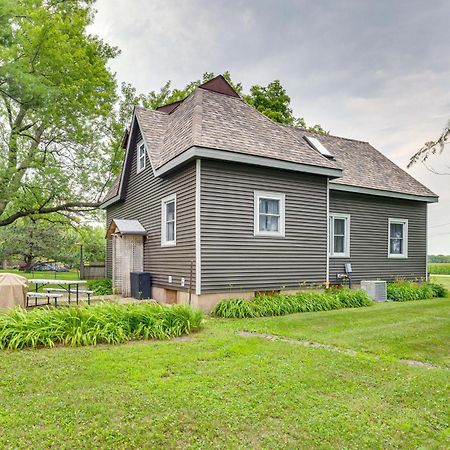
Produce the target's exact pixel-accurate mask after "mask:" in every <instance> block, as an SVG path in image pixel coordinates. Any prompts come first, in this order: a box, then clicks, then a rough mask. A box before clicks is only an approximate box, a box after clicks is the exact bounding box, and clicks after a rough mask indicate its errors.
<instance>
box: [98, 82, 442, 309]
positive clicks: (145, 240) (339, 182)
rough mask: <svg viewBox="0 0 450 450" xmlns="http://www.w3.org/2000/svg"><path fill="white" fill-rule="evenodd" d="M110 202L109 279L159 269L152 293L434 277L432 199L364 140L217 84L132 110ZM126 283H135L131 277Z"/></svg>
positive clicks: (199, 297) (208, 296)
mask: <svg viewBox="0 0 450 450" xmlns="http://www.w3.org/2000/svg"><path fill="white" fill-rule="evenodd" d="M124 142H125V145H126V156H125V160H124V163H123V168H122V172H121V174H120V176H119V177H118V178H117V180H116V181H115V182H114V185H113V186H112V188H111V190H110V191H109V192H108V194H107V195H106V197H105V199H104V201H103V205H102V207H103V208H104V209H105V210H106V215H107V226H108V236H107V237H108V238H109V239H108V241H107V271H108V275H109V276H112V277H113V279H114V286H116V288H119V289H122V291H123V293H124V295H128V294H129V272H130V271H133V270H137V271H140V270H145V271H148V272H150V273H151V274H152V296H153V298H155V299H157V300H159V301H165V302H169V303H174V302H187V300H188V291H189V286H191V285H192V292H191V294H192V304H194V305H197V306H199V307H202V308H204V309H209V308H210V307H211V306H212V305H214V303H216V302H217V301H218V300H219V299H222V298H227V297H232V296H237V295H239V296H240V297H250V296H253V295H254V293H255V291H277V290H286V291H291V290H294V291H295V290H298V289H299V287H301V286H303V285H309V284H316V283H320V284H323V283H331V284H336V283H340V282H341V278H340V276H341V274H343V273H345V263H351V265H352V270H353V272H352V277H353V280H354V282H355V283H358V282H360V281H361V280H366V279H385V280H392V279H394V278H396V277H402V278H425V277H426V255H427V205H428V203H430V202H436V201H437V196H436V195H435V194H434V193H433V192H431V191H430V190H429V189H427V188H426V187H425V186H423V185H422V184H420V183H419V182H418V181H416V180H415V179H414V178H412V177H411V176H410V175H408V174H407V173H406V172H404V171H403V170H402V169H400V168H399V167H398V166H396V165H395V164H394V163H393V162H391V161H390V160H389V159H387V158H386V157H385V156H383V155H382V154H381V153H380V152H378V151H377V150H376V149H375V148H373V147H372V146H371V145H370V144H369V143H368V142H363V141H358V140H353V139H346V138H341V137H336V136H330V135H326V136H325V135H316V134H314V133H311V132H309V131H305V130H302V129H299V128H293V127H290V126H284V125H280V124H277V123H274V122H272V121H271V120H270V119H268V118H267V117H265V116H264V115H262V114H260V113H259V112H258V111H256V110H255V109H254V108H252V107H251V106H249V105H248V104H247V103H246V102H245V101H244V100H242V99H241V98H240V97H239V95H238V94H237V93H236V92H235V91H234V90H233V89H232V87H231V86H230V85H229V84H228V83H227V82H226V81H225V79H224V78H223V77H222V76H219V77H216V78H214V79H213V80H211V81H209V82H207V83H205V84H203V85H201V86H200V87H199V88H197V89H196V90H195V91H194V92H193V93H192V94H191V95H189V96H188V97H187V98H186V99H184V100H183V101H179V102H176V103H173V104H170V105H166V106H163V107H161V108H159V109H157V110H147V109H144V108H141V107H136V108H135V109H134V114H133V118H132V122H131V127H130V130H129V133H127V135H126V137H125V140H124ZM127 280H128V281H127Z"/></svg>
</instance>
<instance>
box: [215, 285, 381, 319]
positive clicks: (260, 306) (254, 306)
mask: <svg viewBox="0 0 450 450" xmlns="http://www.w3.org/2000/svg"><path fill="white" fill-rule="evenodd" d="M372 304H373V302H372V300H370V298H369V297H368V296H367V294H366V293H365V292H364V291H361V290H357V291H356V290H351V289H333V290H328V291H326V292H323V293H320V292H299V293H298V294H295V295H283V294H278V295H273V296H259V297H255V298H253V299H252V300H244V299H241V298H236V299H231V300H222V301H221V302H219V303H217V304H216V306H215V307H214V308H213V310H212V311H211V314H212V315H213V316H216V317H225V318H244V317H267V316H283V315H285V314H293V313H299V312H312V311H328V310H331V309H339V308H358V307H360V306H370V305H372Z"/></svg>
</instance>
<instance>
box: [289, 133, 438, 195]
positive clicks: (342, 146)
mask: <svg viewBox="0 0 450 450" xmlns="http://www.w3.org/2000/svg"><path fill="white" fill-rule="evenodd" d="M288 128H289V130H290V131H291V132H292V133H293V134H295V135H296V136H297V137H298V139H304V137H305V136H314V137H315V138H316V139H318V140H319V141H320V142H321V143H322V144H323V145H324V146H325V147H326V148H327V149H328V150H329V151H330V152H331V153H332V154H333V156H334V158H335V160H336V163H337V164H339V166H340V167H341V168H342V169H343V172H342V176H341V177H340V178H335V179H334V180H331V183H333V184H337V185H346V186H354V187H361V188H368V189H377V190H383V191H389V192H398V193H403V194H409V195H419V196H430V197H436V194H435V193H434V192H432V191H430V190H429V189H428V188H427V187H425V186H424V185H423V184H421V183H419V182H418V181H417V180H416V179H415V178H413V177H412V176H411V175H409V174H408V173H407V172H405V171H404V170H402V169H401V168H400V167H398V166H397V165H396V164H394V163H393V162H392V161H391V160H390V159H388V158H387V157H386V156H384V155H383V154H382V153H381V152H379V151H378V150H376V149H375V148H374V147H372V146H371V145H370V144H369V143H368V142H364V141H357V140H354V139H346V138H342V137H337V136H330V135H318V134H315V133H311V132H308V131H306V130H303V129H300V128H294V127H288Z"/></svg>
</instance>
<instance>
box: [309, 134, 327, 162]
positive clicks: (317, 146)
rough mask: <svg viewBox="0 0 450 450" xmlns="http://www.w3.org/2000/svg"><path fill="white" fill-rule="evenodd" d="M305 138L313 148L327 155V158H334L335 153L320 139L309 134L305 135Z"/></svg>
mask: <svg viewBox="0 0 450 450" xmlns="http://www.w3.org/2000/svg"><path fill="white" fill-rule="evenodd" d="M305 139H306V141H307V142H308V144H309V145H311V147H312V148H314V149H316V150H317V151H318V152H320V153H321V154H322V155H323V156H326V157H327V158H333V155H332V154H331V153H330V152H329V151H328V150H327V148H326V147H325V146H323V145H322V144H321V143H320V141H319V140H318V139H316V138H315V137H309V136H305Z"/></svg>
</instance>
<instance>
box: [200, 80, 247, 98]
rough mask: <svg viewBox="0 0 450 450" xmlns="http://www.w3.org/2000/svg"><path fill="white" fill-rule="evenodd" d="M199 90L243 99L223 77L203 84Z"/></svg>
mask: <svg viewBox="0 0 450 450" xmlns="http://www.w3.org/2000/svg"><path fill="white" fill-rule="evenodd" d="M198 89H205V90H207V91H212V92H217V93H218V94H223V95H228V96H230V97H237V98H241V97H240V96H239V94H238V93H237V92H236V91H235V90H234V88H233V87H232V86H231V84H230V83H229V82H228V81H227V80H226V79H225V77H224V76H223V75H217V77H214V78H212V79H211V80H209V81H207V82H206V83H203V84H201V85H200V86H199V87H198Z"/></svg>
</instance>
